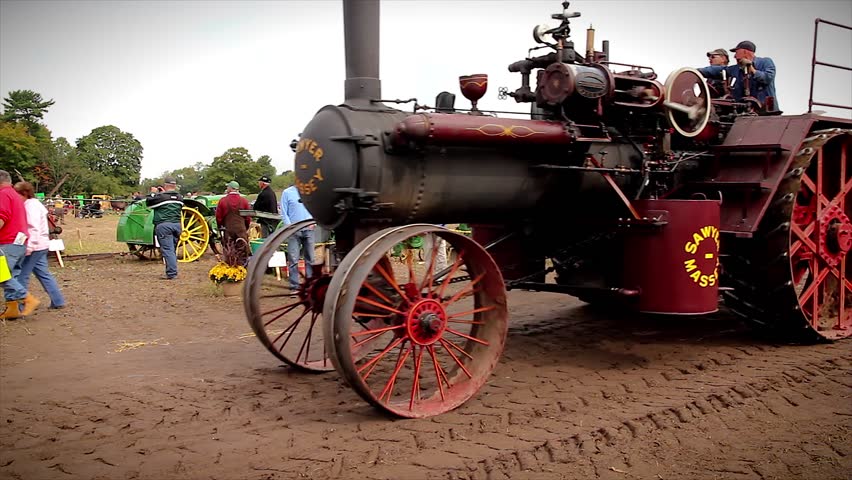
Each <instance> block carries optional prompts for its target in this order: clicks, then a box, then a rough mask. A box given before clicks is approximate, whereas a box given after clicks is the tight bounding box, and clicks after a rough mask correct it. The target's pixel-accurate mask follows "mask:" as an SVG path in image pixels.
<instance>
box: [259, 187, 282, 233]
mask: <svg viewBox="0 0 852 480" xmlns="http://www.w3.org/2000/svg"><path fill="white" fill-rule="evenodd" d="M271 183H272V180H271V179H270V178H269V177H267V176H266V175H264V176H262V177H260V178H258V179H257V186H258V188H260V193H258V194H257V199H255V201H254V209H255V210H256V211H258V212H266V213H272V214H275V215H278V197H276V196H275V192H274V191H273V190H272V188H271V187H270V186H269V184H271ZM257 223H259V224H260V231H261V235H263V238H266V237H268V236H269V234H270V233H272V231H273V230H275V226H276V225H278V220H270V219H268V218H258V219H257Z"/></svg>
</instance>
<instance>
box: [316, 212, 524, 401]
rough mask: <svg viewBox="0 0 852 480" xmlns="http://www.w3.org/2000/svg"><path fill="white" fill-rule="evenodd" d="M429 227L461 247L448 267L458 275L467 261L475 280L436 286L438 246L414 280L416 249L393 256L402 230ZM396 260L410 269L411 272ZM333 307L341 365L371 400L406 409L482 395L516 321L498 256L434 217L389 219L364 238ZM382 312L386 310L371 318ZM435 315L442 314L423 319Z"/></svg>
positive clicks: (330, 334)
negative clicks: (511, 319)
mask: <svg viewBox="0 0 852 480" xmlns="http://www.w3.org/2000/svg"><path fill="white" fill-rule="evenodd" d="M427 233H434V234H435V235H436V236H437V237H440V238H443V239H444V240H446V241H447V243H448V244H450V245H451V246H452V247H453V248H454V249H455V250H456V251H457V252H459V253H460V255H459V257H458V260H457V261H456V262H453V263H452V264H450V265H449V267H448V268H449V269H450V271H451V275H450V276H454V275H457V274H460V272H462V268H465V269H467V274H468V276H469V280H468V283H467V284H461V285H460V284H456V283H453V284H452V285H454V289H452V290H451V289H449V288H448V286H449V285H450V284H449V283H444V282H440V283H439V284H437V285H433V286H432V287H427V285H429V284H430V283H431V282H430V281H429V280H428V276H429V275H430V273H432V274H434V273H435V272H434V268H433V265H434V261H435V258H434V257H435V255H434V252H435V250H433V251H432V255H431V257H432V258H428V256H427V259H426V261H425V264H426V266H425V268H424V270H423V273H422V275H417V274H416V272H415V279H414V281H413V282H412V281H410V280H411V279H410V274H411V271H412V270H411V268H412V267H411V265H412V264H413V263H414V262H416V260H415V259H413V258H411V259H410V260H407V265H405V266H403V265H400V264H399V263H397V262H391V261H390V260H387V258H388V256H387V255H386V253H387V252H389V251H390V250H391V249H392V248H393V246H394V245H395V244H396V243H398V242H399V241H400V240H401V239H404V238H408V237H410V236H414V235H423V234H427ZM387 268H391V269H392V270H398V269H403V270H407V272H403V277H406V278H405V280H406V281H405V282H404V283H401V280H402V279H397V275H396V272H393V271H391V272H389V271H386V269H387ZM383 270H385V271H383ZM368 277H369V278H371V279H372V280H371V281H370V282H367V279H368ZM447 278H449V277H447ZM380 279H381V280H380ZM392 281H393V283H392ZM412 284H413V287H411V285H412ZM354 285H358V286H359V288H354V287H353V286H354ZM418 286H419V287H424V288H423V289H419V288H417V287H418ZM382 287H384V288H382ZM424 292H431V293H432V295H423V293H424ZM418 293H419V294H420V296H418ZM404 295H405V296H407V300H403V299H402V298H403V296H404ZM462 302H466V303H462ZM471 305H472V306H473V308H469V307H470V306H471ZM370 308H372V312H369V313H368V312H366V311H365V310H366V309H370ZM325 311H326V312H333V313H330V314H329V316H330V318H331V319H332V322H328V323H327V324H326V326H327V329H326V338H327V341H329V343H330V344H331V345H330V347H329V351H330V353H331V354H332V359H333V360H334V363H335V365H336V366H337V367H338V371H340V372H341V374H342V375H343V376H344V377H345V378H346V380H347V381H348V383H349V384H350V385H351V386H352V387H353V388H354V389H355V390H356V392H357V393H358V394H359V395H360V396H361V397H362V398H364V399H365V400H366V401H367V402H369V403H370V404H372V405H373V406H375V407H377V408H378V409H380V410H382V411H384V412H387V413H390V414H393V415H395V416H399V417H406V418H420V417H429V416H433V415H438V414H441V413H444V412H447V411H450V410H452V409H454V408H457V407H458V406H460V405H461V404H463V403H464V402H465V401H467V400H468V399H469V398H471V397H472V396H473V395H475V394H476V393H477V392H478V391H479V389H480V388H481V387H482V385H483V384H484V383H485V381H486V380H487V379H488V377H489V376H490V374H491V372H492V371H493V369H494V367H495V366H496V364H497V361H498V359H499V357H500V354H501V353H502V351H503V347H504V345H505V339H506V333H507V331H508V311H507V308H506V292H505V287H504V284H503V278H502V275H501V274H500V271H499V269H498V268H497V266H496V264H495V263H494V261H493V259H491V257H490V255H488V253H487V252H485V250H484V249H483V248H482V247H481V246H479V245H478V244H477V243H475V242H474V241H473V240H470V239H468V238H466V237H464V236H461V235H457V234H455V233H452V232H449V231H448V230H446V229H443V228H440V227H435V226H431V225H409V226H405V227H397V228H391V229H387V230H384V231H382V232H378V233H376V234H374V235H372V236H371V237H369V238H367V239H366V240H364V241H362V242H361V243H360V244H358V245H357V246H356V247H355V248H354V249H353V250H352V251H351V252H350V253H349V255H347V256H346V258H345V259H344V261H343V262H341V265H340V267H339V269H338V274H337V275H336V276H335V277H334V278H333V279H332V283H331V285H330V288H329V293H328V295H327V297H326V305H325ZM378 312H381V313H380V314H379V315H381V317H372V319H371V320H368V321H366V322H365V319H370V318H371V314H375V313H378ZM385 312H387V314H388V316H385ZM332 315H333V316H332ZM429 315H434V317H435V318H434V319H430V320H428V324H427V325H426V326H427V327H428V329H423V328H422V326H423V323H422V322H424V321H425V320H426V318H427V317H428V316H429ZM377 318H378V320H379V321H377ZM429 318H431V317H429ZM355 319H360V320H361V322H360V323H359V322H358V321H356V320H355ZM433 321H434V322H435V323H434V324H433V323H432V322H433ZM362 324H363V325H362ZM418 328H420V330H419V333H415V332H417V330H418ZM463 329H464V330H463ZM466 329H469V330H466ZM385 340H387V341H385Z"/></svg>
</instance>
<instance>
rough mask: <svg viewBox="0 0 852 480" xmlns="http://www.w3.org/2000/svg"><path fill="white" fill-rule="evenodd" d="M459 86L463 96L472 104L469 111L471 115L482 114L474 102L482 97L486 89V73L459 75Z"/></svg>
mask: <svg viewBox="0 0 852 480" xmlns="http://www.w3.org/2000/svg"><path fill="white" fill-rule="evenodd" d="M459 88H461V92H462V95H464V98H466V99H468V100H470V103H471V104H472V107H471V109H470V113H471V114H472V115H482V112H480V111H479V109H477V108H476V102H477V101H478V100H479V99H480V98H482V96H483V95H485V92H486V91H487V90H488V75H487V74H484V73H477V74H474V75H462V76H461V77H459Z"/></svg>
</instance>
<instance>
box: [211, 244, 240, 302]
mask: <svg viewBox="0 0 852 480" xmlns="http://www.w3.org/2000/svg"><path fill="white" fill-rule="evenodd" d="M245 251H246V242H245V240H243V239H242V238H238V239H237V240H236V241H234V242H226V243H224V244H223V245H222V256H221V257H219V261H218V262H217V263H216V265H213V268H211V269H210V271H209V272H207V275H208V276H209V277H210V280H211V281H213V283H215V284H217V285H219V286H221V287H222V293H223V294H224V295H225V296H226V297H234V296H238V295H239V294H240V291H242V288H243V280H245V279H246V276H247V275H248V270H246V267H245V262H246V253H245Z"/></svg>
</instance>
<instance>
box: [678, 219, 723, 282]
mask: <svg viewBox="0 0 852 480" xmlns="http://www.w3.org/2000/svg"><path fill="white" fill-rule="evenodd" d="M707 240H710V241H709V242H708V241H707ZM699 249H701V250H703V252H702V253H699ZM708 250H709V251H708ZM683 251H684V252H686V253H688V254H689V255H690V256H691V258H687V259H686V260H685V261H684V262H683V268H684V270H685V271H686V273H687V274H688V275H689V278H691V279H692V281H693V282H694V283H695V284H696V285H697V286H699V287H701V288H707V287H713V286H715V285H716V284H717V283H718V281H719V228H718V227H715V226H713V225H707V226H704V227H701V228H699V229H698V231H696V232H693V233H692V239H691V240H690V241H687V242H686V243H684V245H683ZM711 262H712V263H711ZM711 269H712V270H713V273H712V274H708V273H707V272H708V271H710V270H711Z"/></svg>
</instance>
